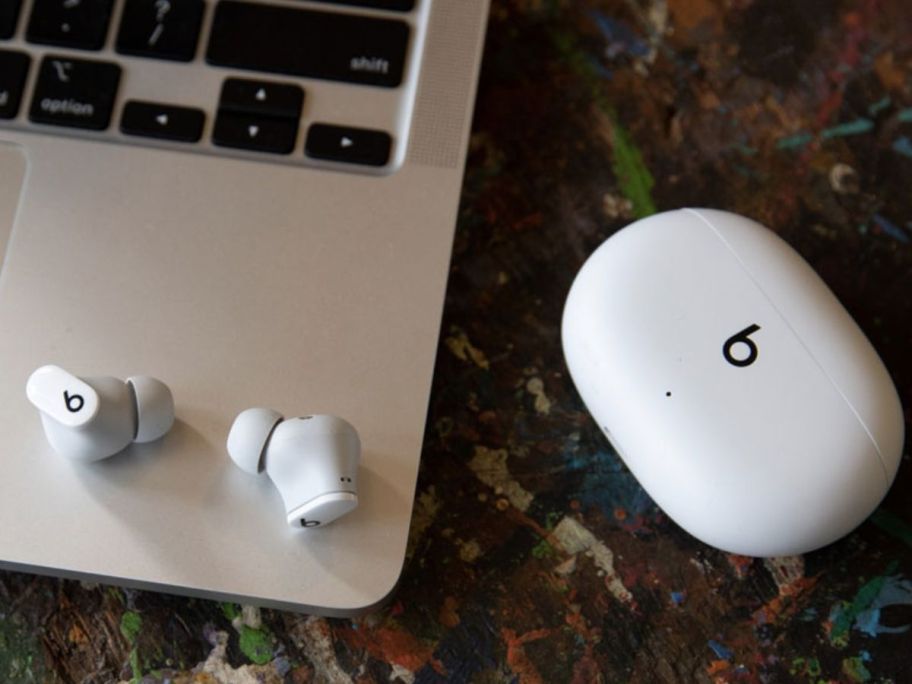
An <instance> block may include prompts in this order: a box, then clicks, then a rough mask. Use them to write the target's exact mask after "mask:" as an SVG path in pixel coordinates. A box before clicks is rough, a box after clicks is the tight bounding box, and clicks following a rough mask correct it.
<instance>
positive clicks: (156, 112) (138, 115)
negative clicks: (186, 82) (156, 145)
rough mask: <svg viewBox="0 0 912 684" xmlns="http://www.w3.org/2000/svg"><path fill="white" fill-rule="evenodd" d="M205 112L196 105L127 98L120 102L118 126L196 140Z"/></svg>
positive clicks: (167, 137)
mask: <svg viewBox="0 0 912 684" xmlns="http://www.w3.org/2000/svg"><path fill="white" fill-rule="evenodd" d="M205 121H206V115H205V114H204V113H203V112H202V110H199V109H191V108H189V107H175V106H173V105H164V104H158V103H155V102H139V101H137V100H131V101H129V102H127V104H126V105H125V106H124V110H123V116H121V117H120V130H121V131H122V132H123V133H126V134H127V135H138V136H141V137H144V138H158V139H160V140H175V141H177V142H197V141H199V139H200V138H201V137H202V135H203V123H204V122H205Z"/></svg>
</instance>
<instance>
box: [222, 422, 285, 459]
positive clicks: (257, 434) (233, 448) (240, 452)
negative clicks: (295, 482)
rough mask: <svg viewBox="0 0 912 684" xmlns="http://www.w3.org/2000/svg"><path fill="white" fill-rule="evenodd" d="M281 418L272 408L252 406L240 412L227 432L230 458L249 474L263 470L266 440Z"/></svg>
mask: <svg viewBox="0 0 912 684" xmlns="http://www.w3.org/2000/svg"><path fill="white" fill-rule="evenodd" d="M282 419H283V416H282V414H281V413H279V412H278V411H273V410H272V409H264V408H252V409H247V410H246V411H243V412H242V413H240V414H239V415H238V417H237V418H235V419H234V423H233V424H232V425H231V431H230V432H229V433H228V454H229V455H230V456H231V460H232V461H234V462H235V464H236V465H237V466H238V467H239V468H240V469H241V470H243V471H245V472H248V473H250V474H251V475H256V474H257V473H259V472H260V471H261V470H263V467H262V462H263V451H264V449H265V448H266V442H267V441H268V440H269V436H270V435H271V434H272V431H273V429H274V428H275V426H276V425H278V424H279V422H280V421H282Z"/></svg>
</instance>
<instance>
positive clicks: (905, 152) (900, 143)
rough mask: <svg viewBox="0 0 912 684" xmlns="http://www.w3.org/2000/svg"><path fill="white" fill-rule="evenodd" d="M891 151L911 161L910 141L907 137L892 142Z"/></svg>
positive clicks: (911, 141)
mask: <svg viewBox="0 0 912 684" xmlns="http://www.w3.org/2000/svg"><path fill="white" fill-rule="evenodd" d="M893 151H894V152H896V153H897V154H901V155H902V156H904V157H908V158H909V159H912V140H909V137H908V136H905V135H904V136H901V137H899V138H897V139H896V140H894V141H893Z"/></svg>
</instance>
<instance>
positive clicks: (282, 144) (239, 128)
mask: <svg viewBox="0 0 912 684" xmlns="http://www.w3.org/2000/svg"><path fill="white" fill-rule="evenodd" d="M297 137H298V121H297V120H296V119H273V118H270V117H257V116H250V115H248V114H238V113H235V112H226V111H220V112H219V113H218V115H217V116H216V117H215V130H214V131H213V132H212V142H213V143H215V144H216V145H219V146H221V147H236V148H239V149H242V150H254V151H256V152H271V153H273V154H289V153H290V152H291V151H292V150H293V149H294V145H295V139H296V138H297Z"/></svg>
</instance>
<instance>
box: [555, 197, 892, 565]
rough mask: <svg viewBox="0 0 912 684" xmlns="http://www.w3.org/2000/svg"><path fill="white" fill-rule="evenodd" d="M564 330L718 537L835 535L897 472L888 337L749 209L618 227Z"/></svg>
mask: <svg viewBox="0 0 912 684" xmlns="http://www.w3.org/2000/svg"><path fill="white" fill-rule="evenodd" d="M562 337H563V346H564V354H565V356H566V360H567V365H568V366H569V368H570V374H571V376H572V378H573V381H574V383H575V384H576V387H577V389H578V390H579V393H580V395H581V396H582V398H583V401H584V402H585V403H586V406H587V408H588V409H589V411H590V412H591V414H592V416H593V417H594V418H595V420H596V421H597V422H598V424H599V426H601V428H602V430H603V431H604V433H605V435H606V436H607V437H608V439H609V440H610V441H611V443H612V445H614V448H615V449H616V450H617V452H618V453H619V454H620V455H621V457H622V458H623V459H624V461H625V463H626V464H627V466H628V467H629V468H630V470H631V472H632V473H633V474H634V476H635V477H636V478H637V479H638V480H639V482H640V484H642V486H643V488H644V489H645V490H646V491H647V493H648V494H649V495H650V496H651V497H652V498H653V500H654V501H655V502H656V503H657V504H658V505H659V506H660V507H661V508H662V509H663V510H664V511H665V513H667V514H668V516H669V517H670V518H672V519H673V520H674V521H675V522H676V523H678V524H679V525H680V526H681V527H683V528H684V529H685V530H687V531H688V532H689V533H690V534H692V535H693V536H695V537H697V538H698V539H700V540H702V541H703V542H705V543H707V544H710V545H712V546H715V547H717V548H719V549H722V550H724V551H728V552H731V553H737V554H744V555H749V556H780V555H788V554H796V553H803V552H806V551H810V550H812V549H816V548H819V547H821V546H824V545H826V544H829V543H830V542H833V541H835V540H836V539H839V538H840V537H842V536H843V535H845V534H847V533H848V532H850V531H851V530H852V529H854V528H855V527H856V526H857V525H858V524H860V523H861V522H862V521H863V520H864V519H865V518H867V516H868V515H869V514H870V513H871V512H872V511H873V510H874V508H875V507H876V506H877V504H878V503H879V502H880V501H881V499H882V498H883V496H884V494H885V493H886V492H887V489H889V487H890V484H891V483H892V482H893V478H894V476H895V475H896V469H897V467H898V466H899V461H900V457H901V453H902V446H903V431H904V423H903V414H902V407H901V406H900V402H899V397H898V395H897V392H896V388H895V387H894V385H893V382H892V381H891V379H890V376H889V374H888V373H887V370H886V368H885V367H884V365H883V363H882V362H881V360H880V358H879V357H878V355H877V352H875V351H874V348H873V347H872V346H871V343H870V342H869V341H868V340H867V338H866V337H865V335H864V333H863V332H862V331H861V330H860V329H859V327H858V325H857V324H856V323H855V321H854V320H852V317H851V316H850V315H849V314H848V312H847V311H846V310H845V309H844V308H843V306H842V305H841V304H840V303H839V301H838V300H837V299H836V297H835V296H834V295H833V293H832V292H831V291H830V290H829V289H828V288H827V286H826V285H825V284H824V283H823V281H822V280H821V279H820V277H819V276H817V274H816V273H815V272H814V271H813V269H811V267H810V266H809V265H808V264H807V263H806V262H805V261H804V260H803V259H802V258H801V257H800V256H799V255H798V254H797V253H796V252H795V251H794V250H793V249H792V248H791V247H789V246H788V245H787V244H786V243H785V242H783V241H782V240H781V239H780V238H779V237H777V236H776V235H775V234H774V233H773V232H771V231H770V230H767V229H766V228H764V227H763V226H761V225H760V224H758V223H756V222H754V221H751V220H749V219H746V218H744V217H742V216H738V215H735V214H730V213H727V212H722V211H713V210H708V209H698V210H693V209H683V210H680V211H671V212H667V213H663V214H658V215H655V216H651V217H649V218H646V219H643V220H640V221H637V222H636V223H634V224H632V225H630V226H628V227H627V228H625V229H623V230H621V231H619V232H618V233H616V234H615V235H613V236H612V237H611V238H609V239H608V240H607V241H605V243H604V244H602V245H601V246H600V247H599V248H598V249H597V250H596V251H595V253H594V254H592V256H591V257H590V258H589V260H588V261H587V262H586V263H585V264H584V265H583V267H582V269H581V270H580V272H579V274H578V275H577V277H576V280H575V281H574V283H573V286H572V288H571V290H570V294H569V295H568V297H567V303H566V307H565V310H564V318H563V326H562Z"/></svg>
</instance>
